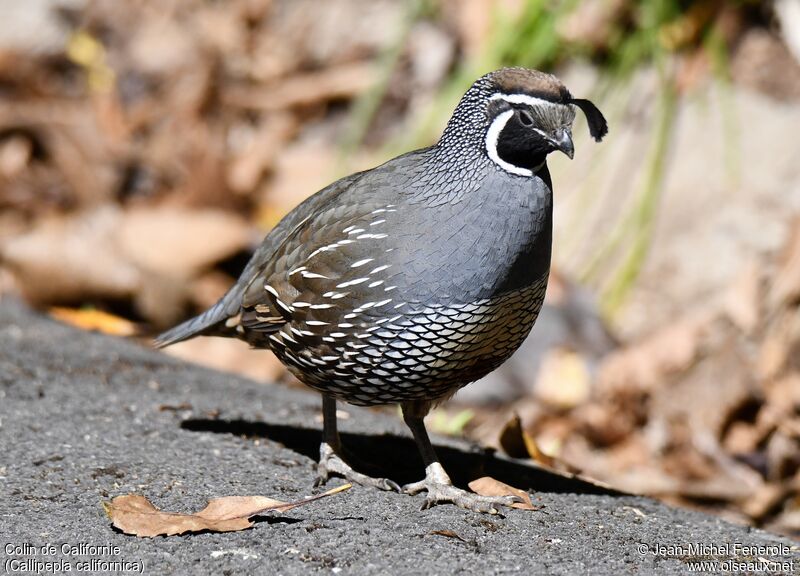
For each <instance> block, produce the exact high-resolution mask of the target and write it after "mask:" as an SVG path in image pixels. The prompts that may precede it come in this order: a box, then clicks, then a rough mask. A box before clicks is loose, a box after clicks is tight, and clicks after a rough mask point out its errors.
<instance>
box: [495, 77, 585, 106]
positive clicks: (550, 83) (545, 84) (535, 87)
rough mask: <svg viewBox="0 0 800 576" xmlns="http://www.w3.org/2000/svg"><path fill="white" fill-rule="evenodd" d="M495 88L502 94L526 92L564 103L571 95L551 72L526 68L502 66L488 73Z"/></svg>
mask: <svg viewBox="0 0 800 576" xmlns="http://www.w3.org/2000/svg"><path fill="white" fill-rule="evenodd" d="M490 77H491V79H492V81H493V82H494V84H495V85H496V86H497V89H498V90H499V91H500V92H502V93H504V94H528V95H530V96H536V97H538V98H544V99H546V100H550V101H552V102H560V103H564V104H566V103H567V102H569V100H570V98H571V95H570V93H569V90H567V88H566V87H565V86H564V85H563V84H562V83H561V81H560V80H559V79H558V78H556V77H555V76H553V75H552V74H545V73H544V72H539V71H538V70H530V69H528V68H502V69H501V70H497V71H496V72H492V74H491V75H490Z"/></svg>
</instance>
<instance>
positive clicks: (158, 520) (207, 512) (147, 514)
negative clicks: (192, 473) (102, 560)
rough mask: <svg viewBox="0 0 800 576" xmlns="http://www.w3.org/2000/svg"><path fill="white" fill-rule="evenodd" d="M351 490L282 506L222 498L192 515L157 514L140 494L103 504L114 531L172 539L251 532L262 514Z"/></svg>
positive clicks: (335, 490) (252, 499)
mask: <svg viewBox="0 0 800 576" xmlns="http://www.w3.org/2000/svg"><path fill="white" fill-rule="evenodd" d="M351 486H352V485H351V484H344V485H342V486H337V487H336V488H332V489H331V490H328V491H327V492H323V493H322V494H317V495H316V496H309V497H308V498H302V499H300V500H295V501H294V502H283V501H281V500H276V499H274V498H270V497H267V496H224V497H222V498H214V499H212V500H209V502H208V505H207V506H206V507H205V508H203V509H202V510H200V511H199V512H195V513H194V514H184V513H180V512H167V511H165V510H160V509H159V508H157V507H156V506H154V505H153V503H152V502H150V501H149V500H148V499H147V498H145V497H144V496H141V495H139V494H125V495H123V496H116V497H114V498H113V499H112V500H111V501H110V502H103V509H104V510H105V512H106V514H107V515H108V517H109V518H110V519H111V523H112V524H113V525H114V527H115V528H118V529H119V530H121V531H122V532H124V533H125V534H131V535H133V536H139V537H141V538H154V537H156V536H175V535H179V534H185V533H187V532H203V531H206V530H208V531H211V532H237V531H240V530H247V529H248V528H252V526H253V524H254V522H253V516H257V515H259V514H263V513H265V512H277V513H279V514H283V513H284V512H287V511H289V510H291V509H293V508H297V507H299V506H305V505H306V504H310V503H311V502H315V501H317V500H320V499H322V498H327V497H328V496H333V495H334V494H338V493H340V492H344V491H345V490H349V489H350V488H351Z"/></svg>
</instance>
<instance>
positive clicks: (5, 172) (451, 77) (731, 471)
mask: <svg viewBox="0 0 800 576" xmlns="http://www.w3.org/2000/svg"><path fill="white" fill-rule="evenodd" d="M799 62H800V2H798V1H797V0H774V1H761V2H759V1H756V0H733V1H722V0H699V1H695V2H688V1H677V0H561V1H555V2H544V1H541V0H408V1H404V0H328V1H326V2H316V1H314V0H227V1H222V0H217V1H213V0H159V1H156V0H131V1H127V2H119V1H117V0H25V1H24V2H23V1H16V0H14V1H5V2H2V3H0V297H2V296H4V295H15V296H17V297H21V298H24V299H25V300H26V301H27V302H29V303H30V304H31V305H33V306H37V307H39V308H40V309H42V310H45V311H48V312H49V313H50V314H51V315H52V316H54V317H55V318H58V319H59V320H61V321H64V322H69V323H71V324H74V325H78V326H81V327H83V328H86V329H93V330H101V331H104V332H107V333H111V334H117V335H125V336H134V337H139V338H142V339H143V341H144V340H145V338H146V336H147V335H149V334H152V333H153V332H154V331H156V330H158V329H160V328H164V327H166V326H169V325H171V324H173V323H175V322H178V321H179V320H181V319H183V318H185V317H187V316H188V315H190V314H193V313H196V312H198V311H200V310H202V309H203V308H205V307H207V306H209V305H211V304H213V302H214V301H215V300H216V299H217V298H218V297H219V296H220V295H221V294H222V293H224V291H225V290H226V289H227V287H228V286H229V285H230V283H231V282H233V280H234V278H235V277H236V275H237V274H238V272H239V271H240V270H241V269H242V267H243V265H244V263H245V262H246V260H247V258H248V257H249V255H250V254H251V253H252V250H253V248H254V247H255V246H257V244H258V242H259V241H260V239H261V237H262V236H263V234H264V233H265V231H266V230H268V229H269V228H271V227H272V226H273V225H274V224H275V223H276V222H277V221H278V220H279V219H280V218H281V217H282V216H283V215H284V214H285V213H286V212H287V211H288V210H290V209H291V208H292V207H293V206H295V205H296V204H297V203H299V202H300V201H302V200H303V199H304V198H305V197H307V196H308V195H310V194H312V193H314V192H315V191H316V190H318V189H320V188H321V187H322V186H324V185H325V184H327V183H329V182H330V181H332V180H333V179H334V178H337V177H340V176H342V175H345V174H347V173H349V172H352V171H354V170H358V169H364V168H368V167H371V166H374V165H375V164H377V163H379V162H382V161H384V160H386V159H387V158H389V157H391V156H393V155H396V154H398V153H401V152H404V151H406V150H408V149H411V148H415V147H420V146H427V145H430V144H431V143H433V142H435V140H436V138H437V136H438V134H439V133H440V131H441V129H442V127H443V126H444V124H445V122H446V121H447V119H448V117H449V115H450V113H451V111H452V109H453V107H454V106H455V104H456V102H457V101H458V98H459V97H460V96H461V94H463V92H464V91H465V90H466V88H467V87H468V86H469V85H470V84H471V83H472V82H473V81H474V80H475V78H477V77H478V76H480V75H481V74H483V73H486V72H488V71H490V70H493V69H496V68H498V67H500V66H506V65H520V66H529V67H534V68H539V69H543V70H547V71H551V72H553V73H556V74H558V75H559V76H560V77H561V78H562V79H563V80H564V81H565V83H566V84H567V86H568V87H569V88H570V90H571V91H572V92H573V93H574V94H576V95H578V96H581V97H588V98H591V99H593V100H594V101H595V102H596V103H597V104H598V106H599V107H600V108H601V109H602V110H603V111H604V113H605V114H606V116H607V117H608V119H609V124H610V128H611V131H610V134H609V136H608V138H607V139H606V140H605V141H604V142H603V143H602V144H595V143H594V142H592V141H591V140H590V139H589V137H588V134H587V133H586V130H585V124H584V122H583V119H582V118H579V119H578V122H577V124H578V125H577V126H576V128H575V134H576V148H577V154H576V158H575V160H574V161H573V162H569V161H568V160H566V159H565V158H560V157H557V158H553V159H552V160H551V161H550V167H551V171H552V173H553V181H554V183H555V198H556V223H555V227H556V241H555V245H554V257H555V269H554V272H553V275H552V280H551V285H550V288H549V290H548V296H547V298H548V299H547V304H546V307H545V309H544V310H543V312H542V314H541V317H540V319H539V321H538V323H537V326H536V328H535V329H534V331H533V333H532V336H531V337H530V338H529V339H528V340H527V341H526V343H525V345H524V346H523V348H522V349H521V350H520V351H519V353H517V354H516V355H515V356H514V358H512V360H511V361H509V362H508V363H507V364H506V365H504V366H503V367H502V368H501V369H500V370H499V371H497V372H496V373H494V374H492V375H490V376H489V377H487V378H486V379H484V380H482V381H480V382H477V383H475V384H473V385H470V386H468V387H467V388H465V389H464V390H463V391H462V392H460V393H459V394H458V395H457V396H456V398H455V399H454V401H453V402H451V403H450V404H449V405H448V407H446V408H443V409H440V410H438V411H437V412H436V413H434V414H433V415H432V416H431V422H430V423H431V425H432V426H433V427H434V428H436V429H437V430H439V431H440V432H441V433H447V434H465V435H467V436H469V437H471V438H473V439H475V440H476V441H479V442H481V443H483V444H486V445H489V446H493V447H496V448H497V449H500V450H503V451H504V452H506V453H508V454H510V455H512V456H515V457H520V458H530V459H532V460H533V461H535V462H538V463H539V464H540V465H543V466H548V467H550V468H553V469H555V470H560V471H563V472H566V473H580V474H583V475H585V476H588V477H591V478H596V479H599V480H603V481H605V482H608V483H611V484H612V485H614V486H616V487H618V488H620V489H623V490H628V491H631V492H637V493H643V494H650V495H653V496H657V497H660V498H663V499H666V500H669V501H672V502H677V503H680V504H684V505H692V506H700V507H704V508H707V509H711V510H713V511H716V512H718V513H720V514H724V515H725V516H727V517H729V518H733V519H735V520H737V521H742V522H749V523H753V524H757V525H762V526H767V527H769V528H771V529H775V530H780V531H783V532H786V533H789V534H794V535H798V534H800V360H798V359H800V219H798V214H800V149H798V144H797V138H796V132H797V128H796V127H797V126H800V63H799ZM168 353H171V354H175V355H178V356H180V357H183V358H186V359H189V360H193V361H197V362H202V363H205V364H208V365H211V366H213V367H217V368H220V369H224V370H231V371H236V372H239V373H242V374H246V375H248V376H250V377H253V378H256V379H259V380H263V381H264V382H265V383H271V382H274V381H282V382H284V383H288V384H292V385H296V383H293V382H292V380H291V378H289V377H288V376H287V375H286V373H285V371H284V370H283V368H282V366H281V365H280V364H279V363H278V362H277V361H276V360H275V359H274V358H272V357H271V355H270V354H268V353H266V352H258V351H251V350H248V349H247V346H246V345H244V344H243V343H240V342H233V341H226V340H219V339H197V340H195V341H191V342H187V343H184V344H181V345H179V346H176V347H174V348H172V349H170V350H168ZM187 401H190V399H187ZM345 410H346V408H345ZM228 416H230V415H228Z"/></svg>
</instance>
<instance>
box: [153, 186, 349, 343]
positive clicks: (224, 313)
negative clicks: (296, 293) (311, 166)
mask: <svg viewBox="0 0 800 576" xmlns="http://www.w3.org/2000/svg"><path fill="white" fill-rule="evenodd" d="M363 174H364V173H363V172H359V173H356V174H352V175H350V176H346V177H344V178H342V179H341V180H337V181H336V182H334V183H333V184H330V185H329V186H327V187H325V188H323V189H322V190H320V191H319V192H317V193H316V194H314V195H313V196H310V197H309V198H307V199H306V200H304V201H303V202H302V203H301V204H299V205H298V206H297V207H296V208H295V209H294V210H292V211H291V212H289V214H287V215H286V216H285V217H284V218H283V219H282V220H281V221H280V222H279V223H278V224H277V225H276V226H275V228H273V229H272V230H271V231H270V232H269V233H268V234H267V235H266V237H265V238H264V240H263V241H262V243H261V245H260V246H259V247H258V249H257V250H256V251H255V253H254V254H253V256H252V257H251V258H250V260H249V262H248V263H247V266H245V269H244V271H243V272H242V274H241V276H240V277H239V280H238V281H237V282H236V284H234V285H233V286H232V287H231V289H230V290H229V291H228V292H227V293H226V294H225V295H224V296H223V297H222V298H221V299H220V300H219V301H218V302H217V303H216V304H214V306H212V307H211V308H209V309H208V310H206V311H205V312H204V313H202V314H200V315H199V316H196V317H194V318H191V319H190V320H187V321H186V322H184V323H182V324H180V325H178V326H176V327H174V328H172V329H171V330H168V331H167V332H164V333H163V334H160V335H159V336H157V337H156V338H155V340H154V345H155V346H156V347H158V348H163V347H165V346H169V345H171V344H175V343H177V342H181V341H183V340H187V339H189V338H192V337H194V336H200V335H214V336H235V335H236V333H235V326H236V322H235V319H236V317H237V316H238V314H239V310H240V308H241V305H242V296H243V295H244V291H245V289H246V288H247V287H248V286H249V285H250V283H251V282H252V280H253V278H255V277H256V275H258V273H259V271H260V270H262V269H263V268H264V267H265V266H266V265H267V263H268V262H269V261H270V259H271V258H272V256H273V254H274V253H275V250H276V248H277V247H278V246H280V245H281V243H283V242H284V241H285V240H286V238H287V237H288V236H289V235H290V234H291V233H292V232H293V231H294V230H295V229H296V228H297V227H298V225H299V224H301V223H302V222H303V220H304V219H306V218H307V217H308V215H309V214H315V213H317V212H318V211H319V210H321V209H322V207H323V206H327V205H330V204H334V205H335V203H336V201H337V198H338V197H339V196H340V195H341V194H342V193H343V192H344V191H346V190H347V189H348V188H349V187H350V185H351V184H352V183H353V182H356V181H357V180H358V179H359V178H361V176H362V175H363Z"/></svg>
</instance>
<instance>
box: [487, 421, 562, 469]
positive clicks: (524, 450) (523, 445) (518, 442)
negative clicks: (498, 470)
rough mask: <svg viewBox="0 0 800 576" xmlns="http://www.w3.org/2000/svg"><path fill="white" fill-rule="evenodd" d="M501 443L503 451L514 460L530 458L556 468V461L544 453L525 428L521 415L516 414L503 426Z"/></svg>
mask: <svg viewBox="0 0 800 576" xmlns="http://www.w3.org/2000/svg"><path fill="white" fill-rule="evenodd" d="M499 441H500V447H501V448H502V449H503V451H504V452H505V453H506V454H508V455H509V456H511V457H512V458H530V459H531V460H534V461H536V462H539V463H540V464H542V465H543V466H547V467H550V468H555V467H556V462H555V459H554V458H553V457H552V456H550V455H549V454H546V453H544V452H543V451H542V449H541V448H540V447H539V445H538V443H537V442H536V439H535V438H534V437H533V436H531V435H530V434H529V433H528V432H527V431H526V430H525V429H524V428H523V426H522V421H521V420H520V417H519V414H516V413H515V414H514V415H513V416H512V418H511V419H510V420H509V421H508V422H506V425H505V426H503V430H502V431H501V432H500V438H499Z"/></svg>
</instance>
